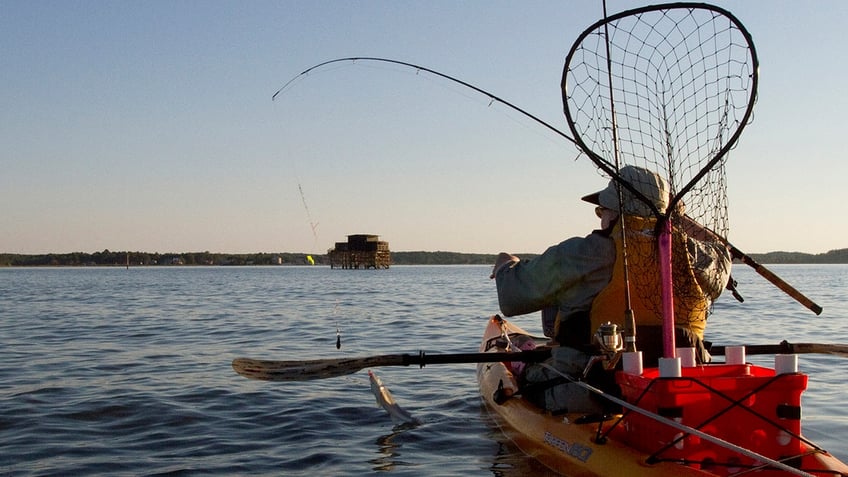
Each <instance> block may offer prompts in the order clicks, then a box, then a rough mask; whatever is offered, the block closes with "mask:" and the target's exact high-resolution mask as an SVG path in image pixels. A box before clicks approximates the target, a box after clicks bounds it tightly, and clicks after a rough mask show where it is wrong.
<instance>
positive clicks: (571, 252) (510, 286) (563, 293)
mask: <svg viewBox="0 0 848 477" xmlns="http://www.w3.org/2000/svg"><path fill="white" fill-rule="evenodd" d="M614 262H615V244H614V243H613V241H612V240H611V239H610V238H609V237H606V236H604V235H602V234H600V233H592V234H591V235H589V236H587V237H575V238H571V239H568V240H566V241H564V242H561V243H559V244H557V245H554V246H551V247H549V248H548V249H547V250H545V251H544V252H543V253H542V254H541V255H540V256H538V257H536V258H533V259H530V260H521V261H520V262H518V263H516V264H514V266H512V267H503V268H501V269H500V270H499V271H498V272H497V274H496V275H495V283H496V284H497V289H498V304H499V306H500V309H501V312H502V313H503V314H504V315H506V316H514V315H523V314H526V313H532V312H534V311H538V310H541V309H542V308H544V307H546V306H550V305H559V306H560V308H562V305H563V303H562V302H563V301H570V302H572V303H570V304H571V305H573V306H576V307H579V306H581V305H585V306H588V305H590V304H591V300H592V298H594V296H595V295H596V294H597V292H598V291H599V289H598V287H597V286H596V285H595V284H596V283H597V282H598V280H597V277H598V276H601V277H602V279H601V282H603V283H606V282H608V281H609V276H610V275H611V270H612V265H613V263H614ZM587 309H588V308H587Z"/></svg>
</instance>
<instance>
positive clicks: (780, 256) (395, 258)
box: [0, 248, 848, 267]
mask: <svg viewBox="0 0 848 477" xmlns="http://www.w3.org/2000/svg"><path fill="white" fill-rule="evenodd" d="M749 255H750V257H751V258H752V259H754V260H755V261H757V262H759V263H764V264H766V263H769V264H828V263H848V248H843V249H838V250H831V251H829V252H826V253H820V254H809V253H801V252H769V253H761V254H749ZM308 256H311V257H312V260H313V261H314V263H315V265H329V260H328V258H327V255H324V254H322V255H309V254H306V253H290V252H284V253H266V252H260V253H245V254H233V253H212V252H186V253H149V252H128V251H122V252H112V251H109V250H108V249H107V250H104V251H102V252H94V253H87V252H73V253H48V254H40V255H24V254H13V253H0V266H5V267H9V266H12V267H35V266H52V267H79V266H126V265H129V266H139V265H142V266H157V265H161V266H175V265H221V266H226V265H242V266H243V265H309V264H310V263H309V259H308V258H307V257H308ZM519 256H520V257H521V258H533V257H535V256H536V254H519ZM496 257H497V255H496V254H483V253H459V252H423V251H421V252H392V264H393V265H491V264H493V263H494V262H495V258H496Z"/></svg>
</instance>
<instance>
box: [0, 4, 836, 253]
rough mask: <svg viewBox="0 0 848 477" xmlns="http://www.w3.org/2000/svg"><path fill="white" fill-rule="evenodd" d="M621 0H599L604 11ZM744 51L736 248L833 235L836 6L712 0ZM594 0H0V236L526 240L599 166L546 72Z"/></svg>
mask: <svg viewBox="0 0 848 477" xmlns="http://www.w3.org/2000/svg"><path fill="white" fill-rule="evenodd" d="M641 4H642V3H640V2H634V1H629V0H627V1H625V0H608V2H607V9H608V10H609V12H610V13H614V12H618V11H621V10H625V9H628V8H632V7H635V6H639V5H641ZM716 4H717V5H719V6H723V7H725V8H727V9H729V10H730V11H732V12H733V13H734V14H735V15H736V16H737V17H738V18H739V19H740V20H741V21H742V22H743V23H744V24H745V26H746V27H747V28H748V29H749V30H750V32H751V34H752V35H753V38H754V42H755V44H756V47H757V50H758V54H759V59H760V75H761V76H760V89H759V93H758V102H757V104H756V106H755V109H754V119H753V122H752V123H751V124H749V125H748V126H747V128H746V129H745V131H744V132H743V133H742V136H741V139H740V142H739V145H738V146H737V147H736V149H734V150H733V151H732V153H731V156H730V159H729V160H728V163H727V178H728V179H727V182H728V197H729V219H730V233H729V236H728V239H729V240H730V242H731V243H733V245H735V246H736V247H737V248H739V249H740V250H742V251H743V252H746V253H749V254H750V253H761V252H768V251H776V250H782V251H799V252H807V253H824V252H827V251H828V250H832V249H839V248H846V247H848V239H846V238H845V237H846V236H848V220H846V219H845V218H844V217H845V216H843V215H842V213H840V212H839V211H838V208H837V206H838V204H840V203H848V192H846V188H845V186H844V181H845V177H848V161H846V159H848V158H846V155H848V153H847V152H846V147H845V146H844V145H843V146H840V145H839V144H840V143H841V139H842V138H843V137H844V136H845V134H846V132H845V123H846V121H845V119H844V115H843V113H844V112H845V111H846V110H848V97H846V95H845V94H844V91H845V86H844V83H845V78H848V72H846V69H848V62H846V61H845V51H848V35H845V34H844V29H845V25H846V24H848V3H846V2H843V1H841V0H840V1H829V0H823V1H817V2H798V1H782V0H777V1H771V0H770V1H746V2H729V1H719V2H716ZM602 15H603V10H602V3H601V1H600V0H576V1H569V2H561V1H556V2H554V1H550V2H547V1H544V2H543V1H529V2H508V1H487V2H482V1H464V2H447V1H442V0H438V1H433V2H431V1H427V2H425V1H317V2H315V1H312V0H309V1H272V2H265V1H259V0H256V1H249V2H242V1H214V0H212V1H188V0H186V1H155V0H154V1H150V2H114V1H64V0H62V1H49V0H42V1H36V2H27V1H19V0H0V45H2V46H1V47H0V64H1V65H2V71H3V81H2V87H0V88H2V89H0V145H2V146H0V214H2V225H0V253H26V254H40V253H66V252H75V251H82V252H95V251H102V250H104V249H109V250H112V251H122V250H130V251H144V252H160V253H164V252H190V251H210V252H219V253H254V252H306V253H324V252H326V250H327V249H328V248H332V246H333V244H334V243H335V242H338V241H344V240H346V236H347V235H349V234H358V233H367V234H376V235H380V237H381V239H382V240H385V241H388V242H389V244H390V247H391V249H392V250H393V251H417V250H425V251H439V250H441V251H454V252H467V253H498V252H500V251H509V252H514V253H522V252H524V253H538V252H541V251H542V250H544V249H545V248H546V247H548V246H550V245H552V244H555V243H558V242H560V241H561V240H564V239H565V238H568V237H571V236H575V235H581V236H582V235H586V234H587V233H588V232H589V231H590V230H591V229H593V228H596V227H597V226H598V221H597V218H596V217H595V216H594V213H593V210H592V206H590V205H588V204H585V203H582V202H581V201H580V200H579V199H580V197H581V196H583V195H585V194H587V193H590V192H594V191H596V190H599V189H600V188H602V187H603V186H604V185H605V184H606V181H607V180H606V179H605V178H603V177H602V176H601V175H600V174H599V173H598V172H597V170H596V168H595V167H594V165H593V164H592V163H591V162H590V161H589V160H588V159H587V158H586V157H585V156H581V155H580V154H579V151H578V150H577V148H576V147H575V146H574V145H572V144H570V143H568V142H566V141H564V140H563V139H561V138H559V137H558V136H556V135H555V134H553V133H551V132H549V131H547V130H545V129H544V128H542V127H541V126H539V125H538V124H536V123H533V122H532V121H530V120H528V119H527V118H524V117H522V116H521V115H519V114H517V113H515V112H513V111H510V110H509V109H508V108H506V107H503V106H501V105H498V104H490V102H489V101H488V99H487V98H485V97H484V96H482V95H479V94H476V93H473V92H472V91H471V90H469V89H464V88H461V87H459V86H457V85H455V84H451V83H449V82H446V81H444V80H438V79H437V78H435V77H433V76H432V75H426V74H422V73H419V72H416V71H415V70H412V69H409V68H399V67H391V66H385V65H376V64H363V63H357V64H352V63H344V64H338V65H335V66H332V67H327V68H322V69H320V70H317V71H315V72H313V73H310V74H309V75H307V76H304V77H301V78H300V79H298V81H296V82H295V83H294V84H293V85H292V86H290V87H289V88H287V89H286V90H285V91H284V92H283V93H282V94H281V95H279V96H277V98H276V99H275V100H273V101H272V99H271V97H272V95H273V94H274V93H275V92H276V91H277V90H278V89H279V88H281V87H282V86H283V85H284V84H286V82H288V81H289V80H290V79H292V78H294V77H296V76H297V75H298V74H299V73H301V72H302V71H304V70H306V69H307V68H309V67H311V66H313V65H315V64H317V63H321V62H323V61H327V60H331V59H334V58H342V57H348V56H376V57H385V58H392V59H396V60H400V61H406V62H410V63H415V64H418V65H421V66H425V67H427V68H431V69H434V70H437V71H440V72H442V73H445V74H448V75H451V76H455V77H457V78H459V79H461V80H463V81H466V82H468V83H471V84H473V85H475V86H477V87H480V88H482V89H485V90H487V91H489V92H491V93H493V94H495V95H497V96H499V97H501V98H503V99H505V100H507V101H510V102H512V103H514V104H515V105H517V106H519V107H521V108H522V109H525V110H527V111H529V112H531V113H532V114H534V115H536V116H538V117H539V118H541V119H543V120H545V121H547V122H549V123H550V124H552V125H554V126H555V127H557V128H560V129H561V130H563V131H567V130H568V126H567V124H566V121H565V118H564V115H563V113H562V100H561V96H560V94H561V93H560V86H559V85H560V79H561V74H562V68H563V62H564V59H565V55H566V54H567V52H568V50H569V48H570V47H571V44H572V42H573V41H574V40H575V39H576V38H577V36H578V35H579V34H580V33H581V32H582V31H583V30H584V29H585V28H586V27H587V26H589V25H590V24H592V23H593V22H595V21H596V20H598V19H599V18H601V17H602Z"/></svg>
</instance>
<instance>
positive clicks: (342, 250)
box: [327, 234, 392, 269]
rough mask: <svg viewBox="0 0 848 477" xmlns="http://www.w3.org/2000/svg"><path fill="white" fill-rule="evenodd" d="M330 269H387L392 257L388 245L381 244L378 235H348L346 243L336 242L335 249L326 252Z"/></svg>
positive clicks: (385, 243) (386, 243)
mask: <svg viewBox="0 0 848 477" xmlns="http://www.w3.org/2000/svg"><path fill="white" fill-rule="evenodd" d="M327 257H328V258H329V259H330V268H342V269H359V268H374V269H377V268H389V265H391V264H392V255H391V252H390V251H389V243H388V242H381V241H380V236H379V235H367V234H357V235H348V236H347V242H336V246H335V248H333V249H331V250H327Z"/></svg>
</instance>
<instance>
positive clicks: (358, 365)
mask: <svg viewBox="0 0 848 477" xmlns="http://www.w3.org/2000/svg"><path fill="white" fill-rule="evenodd" d="M403 364H405V363H404V362H403V355H384V356H371V357H366V358H341V359H315V360H304V361H274V360H261V359H250V358H236V359H234V360H233V369H234V370H235V371H236V372H237V373H238V374H240V375H242V376H244V377H246V378H249V379H258V380H260V381H311V380H314V379H324V378H334V377H336V376H345V375H348V374H352V373H355V372H357V371H359V370H361V369H363V368H366V367H377V366H392V365H395V366H397V365H403Z"/></svg>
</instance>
